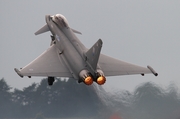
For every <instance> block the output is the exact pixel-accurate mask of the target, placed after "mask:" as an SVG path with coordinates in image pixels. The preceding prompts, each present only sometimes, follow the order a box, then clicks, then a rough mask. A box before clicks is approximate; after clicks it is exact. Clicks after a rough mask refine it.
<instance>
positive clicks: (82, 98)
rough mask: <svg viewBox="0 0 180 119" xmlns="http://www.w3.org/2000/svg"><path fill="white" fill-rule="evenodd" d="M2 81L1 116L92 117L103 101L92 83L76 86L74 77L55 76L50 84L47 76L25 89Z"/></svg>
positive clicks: (0, 84)
mask: <svg viewBox="0 0 180 119" xmlns="http://www.w3.org/2000/svg"><path fill="white" fill-rule="evenodd" d="M10 90H11V87H10V86H9V85H8V84H7V83H6V81H5V80H4V79H1V80H0V118H34V117H35V116H36V115H37V114H41V115H43V116H44V117H46V118H50V117H51V118H60V117H68V118H69V117H92V115H96V114H97V113H98V110H99V109H100V108H102V106H103V104H102V102H101V100H100V98H99V97H98V95H97V93H96V91H95V89H94V87H93V86H86V85H83V84H79V85H77V83H76V82H75V81H74V80H73V79H69V80H61V79H56V82H55V83H54V85H53V86H48V84H47V79H43V80H42V81H41V82H40V84H36V83H33V84H32V85H30V86H28V87H26V88H24V89H23V90H18V89H14V91H13V92H12V91H10Z"/></svg>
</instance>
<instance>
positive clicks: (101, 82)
mask: <svg viewBox="0 0 180 119" xmlns="http://www.w3.org/2000/svg"><path fill="white" fill-rule="evenodd" d="M105 82H106V78H105V77H104V76H100V77H98V79H97V84H99V85H103V84H104V83H105Z"/></svg>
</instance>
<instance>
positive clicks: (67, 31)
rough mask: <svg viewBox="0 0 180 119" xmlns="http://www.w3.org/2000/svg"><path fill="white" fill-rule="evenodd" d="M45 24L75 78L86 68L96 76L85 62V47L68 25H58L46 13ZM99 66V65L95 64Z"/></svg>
mask: <svg viewBox="0 0 180 119" xmlns="http://www.w3.org/2000/svg"><path fill="white" fill-rule="evenodd" d="M46 22H47V25H48V27H49V29H50V31H51V33H52V34H53V36H54V37H55V42H56V46H57V48H58V49H59V55H60V57H61V58H62V59H63V62H64V64H65V65H66V66H67V68H68V69H69V71H70V72H71V74H72V75H73V77H74V78H75V79H79V78H80V77H79V73H80V72H81V71H82V70H88V71H89V72H90V73H91V74H92V76H93V77H94V78H95V77H96V75H95V74H96V71H95V70H93V69H92V68H91V66H89V65H88V63H87V62H86V57H85V52H86V51H87V48H86V47H85V46H84V45H83V44H82V43H81V42H80V40H79V39H78V38H77V37H76V36H75V34H74V32H73V31H72V29H71V28H70V27H69V26H65V25H62V26H59V25H58V24H57V23H55V22H54V21H53V20H52V18H51V17H50V15H46ZM97 68H99V66H97Z"/></svg>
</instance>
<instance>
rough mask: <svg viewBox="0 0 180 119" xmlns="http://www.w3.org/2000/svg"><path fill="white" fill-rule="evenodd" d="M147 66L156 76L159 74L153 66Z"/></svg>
mask: <svg viewBox="0 0 180 119" xmlns="http://www.w3.org/2000/svg"><path fill="white" fill-rule="evenodd" d="M147 68H148V69H149V70H150V71H151V72H152V73H153V74H154V75H155V76H158V73H157V72H156V71H155V70H154V69H153V68H152V67H151V66H147Z"/></svg>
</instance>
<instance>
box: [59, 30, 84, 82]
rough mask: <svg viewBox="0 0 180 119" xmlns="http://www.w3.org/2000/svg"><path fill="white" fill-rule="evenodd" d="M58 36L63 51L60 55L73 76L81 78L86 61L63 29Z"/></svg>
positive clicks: (60, 48)
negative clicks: (80, 74) (80, 73)
mask: <svg viewBox="0 0 180 119" xmlns="http://www.w3.org/2000/svg"><path fill="white" fill-rule="evenodd" d="M58 36H59V37H60V39H61V40H60V41H59V42H58V44H57V45H58V46H59V47H58V48H59V50H60V51H62V54H61V55H60V57H62V58H63V60H64V63H65V64H66V66H67V67H68V69H69V71H70V72H71V74H72V75H73V77H74V78H75V79H79V72H80V71H81V70H82V69H83V68H84V66H85V62H84V60H83V58H82V57H81V56H80V54H79V53H78V51H77V50H76V49H75V47H74V46H73V45H72V44H71V42H70V41H69V39H68V38H67V37H66V36H65V35H64V34H63V33H62V32H61V31H59V32H58Z"/></svg>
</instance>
